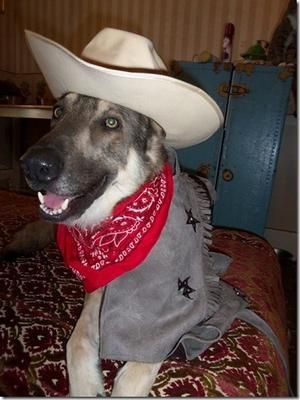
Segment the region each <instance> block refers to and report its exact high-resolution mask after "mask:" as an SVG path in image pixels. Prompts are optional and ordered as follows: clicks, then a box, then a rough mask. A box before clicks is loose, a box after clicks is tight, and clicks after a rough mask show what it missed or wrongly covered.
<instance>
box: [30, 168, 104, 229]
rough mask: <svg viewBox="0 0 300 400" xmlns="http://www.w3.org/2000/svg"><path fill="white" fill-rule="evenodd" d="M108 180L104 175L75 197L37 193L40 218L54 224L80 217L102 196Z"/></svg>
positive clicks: (47, 192) (45, 192)
mask: <svg viewBox="0 0 300 400" xmlns="http://www.w3.org/2000/svg"><path fill="white" fill-rule="evenodd" d="M108 179H109V178H108V175H104V176H103V177H102V180H100V182H99V181H98V182H97V183H96V184H95V185H93V186H91V187H90V188H89V190H86V191H85V192H84V193H81V194H76V195H75V194H73V195H59V194H56V193H53V192H50V191H48V190H41V191H39V192H37V196H38V198H39V201H40V209H41V212H42V217H43V218H44V219H47V220H51V221H54V222H62V221H65V220H67V219H69V218H70V217H72V218H74V216H80V215H81V214H82V213H83V212H84V211H85V210H86V209H87V208H88V207H89V206H90V205H91V204H92V203H93V201H94V200H95V199H96V198H98V197H99V196H101V195H102V194H103V192H104V190H105V188H106V185H107V182H108Z"/></svg>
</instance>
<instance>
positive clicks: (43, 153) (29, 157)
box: [20, 146, 63, 184]
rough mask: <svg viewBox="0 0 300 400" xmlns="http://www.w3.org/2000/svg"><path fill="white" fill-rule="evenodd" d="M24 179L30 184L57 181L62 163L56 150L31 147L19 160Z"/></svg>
mask: <svg viewBox="0 0 300 400" xmlns="http://www.w3.org/2000/svg"><path fill="white" fill-rule="evenodd" d="M20 163H21V167H22V169H23V171H24V174H25V176H26V178H27V179H28V180H29V181H30V182H31V183H36V184H38V183H44V184H47V183H50V182H51V181H53V180H55V179H57V178H58V177H59V175H60V173H61V171H62V169H63V161H62V157H61V155H60V154H59V153H58V151H57V150H55V149H52V148H47V147H38V146H36V147H32V148H31V149H29V150H28V151H27V152H26V153H25V154H24V156H22V157H21V159H20Z"/></svg>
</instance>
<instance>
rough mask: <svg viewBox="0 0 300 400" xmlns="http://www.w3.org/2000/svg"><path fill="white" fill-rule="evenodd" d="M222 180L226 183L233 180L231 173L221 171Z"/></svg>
mask: <svg viewBox="0 0 300 400" xmlns="http://www.w3.org/2000/svg"><path fill="white" fill-rule="evenodd" d="M223 179H224V181H226V182H230V181H232V179H233V172H232V171H231V170H230V169H224V170H223Z"/></svg>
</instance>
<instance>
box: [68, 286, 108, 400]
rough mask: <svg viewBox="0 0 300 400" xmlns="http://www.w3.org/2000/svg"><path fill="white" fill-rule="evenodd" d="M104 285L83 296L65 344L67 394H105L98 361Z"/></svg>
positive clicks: (76, 395) (80, 395)
mask: <svg viewBox="0 0 300 400" xmlns="http://www.w3.org/2000/svg"><path fill="white" fill-rule="evenodd" d="M103 290H104V289H103V288H100V289H98V290H95V291H94V292H92V293H90V294H88V295H86V298H85V302H84V306H83V310H82V313H81V315H80V318H79V320H78V321H77V324H76V326H75V329H74V331H73V333H72V335H71V338H70V339H69V341H68V344H67V367H68V374H69V385H70V392H69V395H70V396H72V397H91V396H92V397H95V396H97V395H98V396H104V388H103V378H102V372H101V365H100V360H99V313H100V306H101V301H102V295H103Z"/></svg>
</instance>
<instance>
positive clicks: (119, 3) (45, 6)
mask: <svg viewBox="0 0 300 400" xmlns="http://www.w3.org/2000/svg"><path fill="white" fill-rule="evenodd" d="M2 1H4V4H5V12H4V13H2V14H0V70H4V71H9V72H14V73H36V72H37V71H38V70H37V67H36V65H35V64H34V61H33V60H32V57H31V55H30V54H29V51H28V49H27V47H26V44H25V41H24V34H23V30H24V28H27V29H30V30H33V31H36V32H38V33H41V34H43V35H45V36H48V37H50V38H52V39H54V40H56V41H58V42H60V43H61V44H63V45H64V46H66V47H67V48H69V49H70V50H72V51H73V52H75V53H76V54H80V51H81V50H82V48H83V47H84V45H85V44H86V43H87V42H88V41H89V39H90V38H92V37H93V35H94V34H95V33H97V32H98V31H99V30H100V29H101V28H103V27H105V26H112V27H116V28H122V29H127V30H131V31H134V32H136V33H140V34H143V35H146V36H148V37H150V38H151V39H152V40H153V41H154V43H155V46H156V48H157V50H158V52H159V53H160V55H161V57H162V58H163V59H164V61H165V62H166V63H167V64H169V63H170V61H172V60H173V59H181V60H192V59H193V56H194V55H195V54H199V53H201V52H202V51H203V50H208V51H210V52H212V53H213V54H215V55H216V56H219V55H220V51H221V43H222V37H223V32H224V26H225V24H226V23H227V22H232V23H233V24H234V25H235V29H236V34H235V39H234V46H233V57H234V59H236V58H238V57H239V55H240V54H241V52H243V51H245V50H246V49H247V48H248V47H249V46H250V45H251V44H253V43H254V42H255V40H257V39H265V40H269V39H270V38H271V36H272V32H273V30H274V28H275V27H276V25H277V24H278V21H279V20H280V18H281V16H282V14H283V12H284V10H285V9H286V6H287V3H288V0H2Z"/></svg>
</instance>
